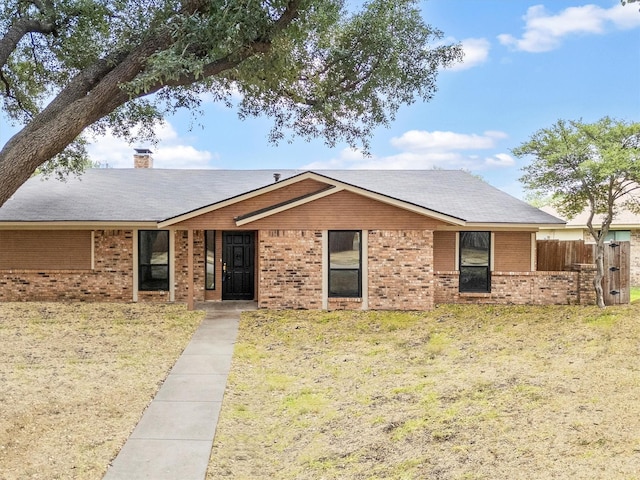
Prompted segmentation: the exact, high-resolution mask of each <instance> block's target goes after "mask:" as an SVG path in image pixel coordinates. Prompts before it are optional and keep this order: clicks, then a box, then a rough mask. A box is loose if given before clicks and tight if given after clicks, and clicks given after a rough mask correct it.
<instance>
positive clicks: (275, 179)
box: [273, 173, 281, 182]
mask: <svg viewBox="0 0 640 480" xmlns="http://www.w3.org/2000/svg"><path fill="white" fill-rule="evenodd" d="M280 176H281V175H280V174H279V173H274V174H273V180H274V181H275V182H279V181H280Z"/></svg>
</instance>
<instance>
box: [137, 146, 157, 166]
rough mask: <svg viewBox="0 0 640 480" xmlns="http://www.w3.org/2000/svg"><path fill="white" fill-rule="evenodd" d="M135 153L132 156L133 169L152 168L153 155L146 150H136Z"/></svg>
mask: <svg viewBox="0 0 640 480" xmlns="http://www.w3.org/2000/svg"><path fill="white" fill-rule="evenodd" d="M134 150H135V151H136V153H135V154H134V155H133V166H134V168H153V157H152V156H151V154H152V153H153V152H152V151H151V150H149V149H148V148H136V149H134Z"/></svg>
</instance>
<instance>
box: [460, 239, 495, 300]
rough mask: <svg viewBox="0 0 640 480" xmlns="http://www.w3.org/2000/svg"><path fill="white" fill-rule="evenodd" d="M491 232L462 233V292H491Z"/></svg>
mask: <svg viewBox="0 0 640 480" xmlns="http://www.w3.org/2000/svg"><path fill="white" fill-rule="evenodd" d="M490 265H491V232H460V291H461V292H489V291H491V278H490V272H489V270H490Z"/></svg>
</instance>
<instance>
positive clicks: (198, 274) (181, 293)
mask: <svg viewBox="0 0 640 480" xmlns="http://www.w3.org/2000/svg"><path fill="white" fill-rule="evenodd" d="M188 235H189V234H188V232H187V231H186V230H178V231H176V233H175V252H176V253H175V255H176V258H175V278H174V279H173V281H174V284H175V299H176V301H177V302H186V301H187V296H188V290H187V285H188V279H189V264H188V253H189V243H188V241H187V240H188ZM216 253H217V252H216ZM204 261H205V252H204V230H194V232H193V291H194V297H193V298H194V300H195V301H196V302H201V301H203V300H204V275H205V273H204Z"/></svg>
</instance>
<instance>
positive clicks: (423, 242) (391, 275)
mask: <svg viewBox="0 0 640 480" xmlns="http://www.w3.org/2000/svg"><path fill="white" fill-rule="evenodd" d="M368 238H369V249H368V259H369V261H368V269H369V308H370V309H372V310H430V309H432V308H433V293H434V290H433V288H434V283H433V232H432V231H431V230H393V231H389V230H371V231H369V236H368Z"/></svg>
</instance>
